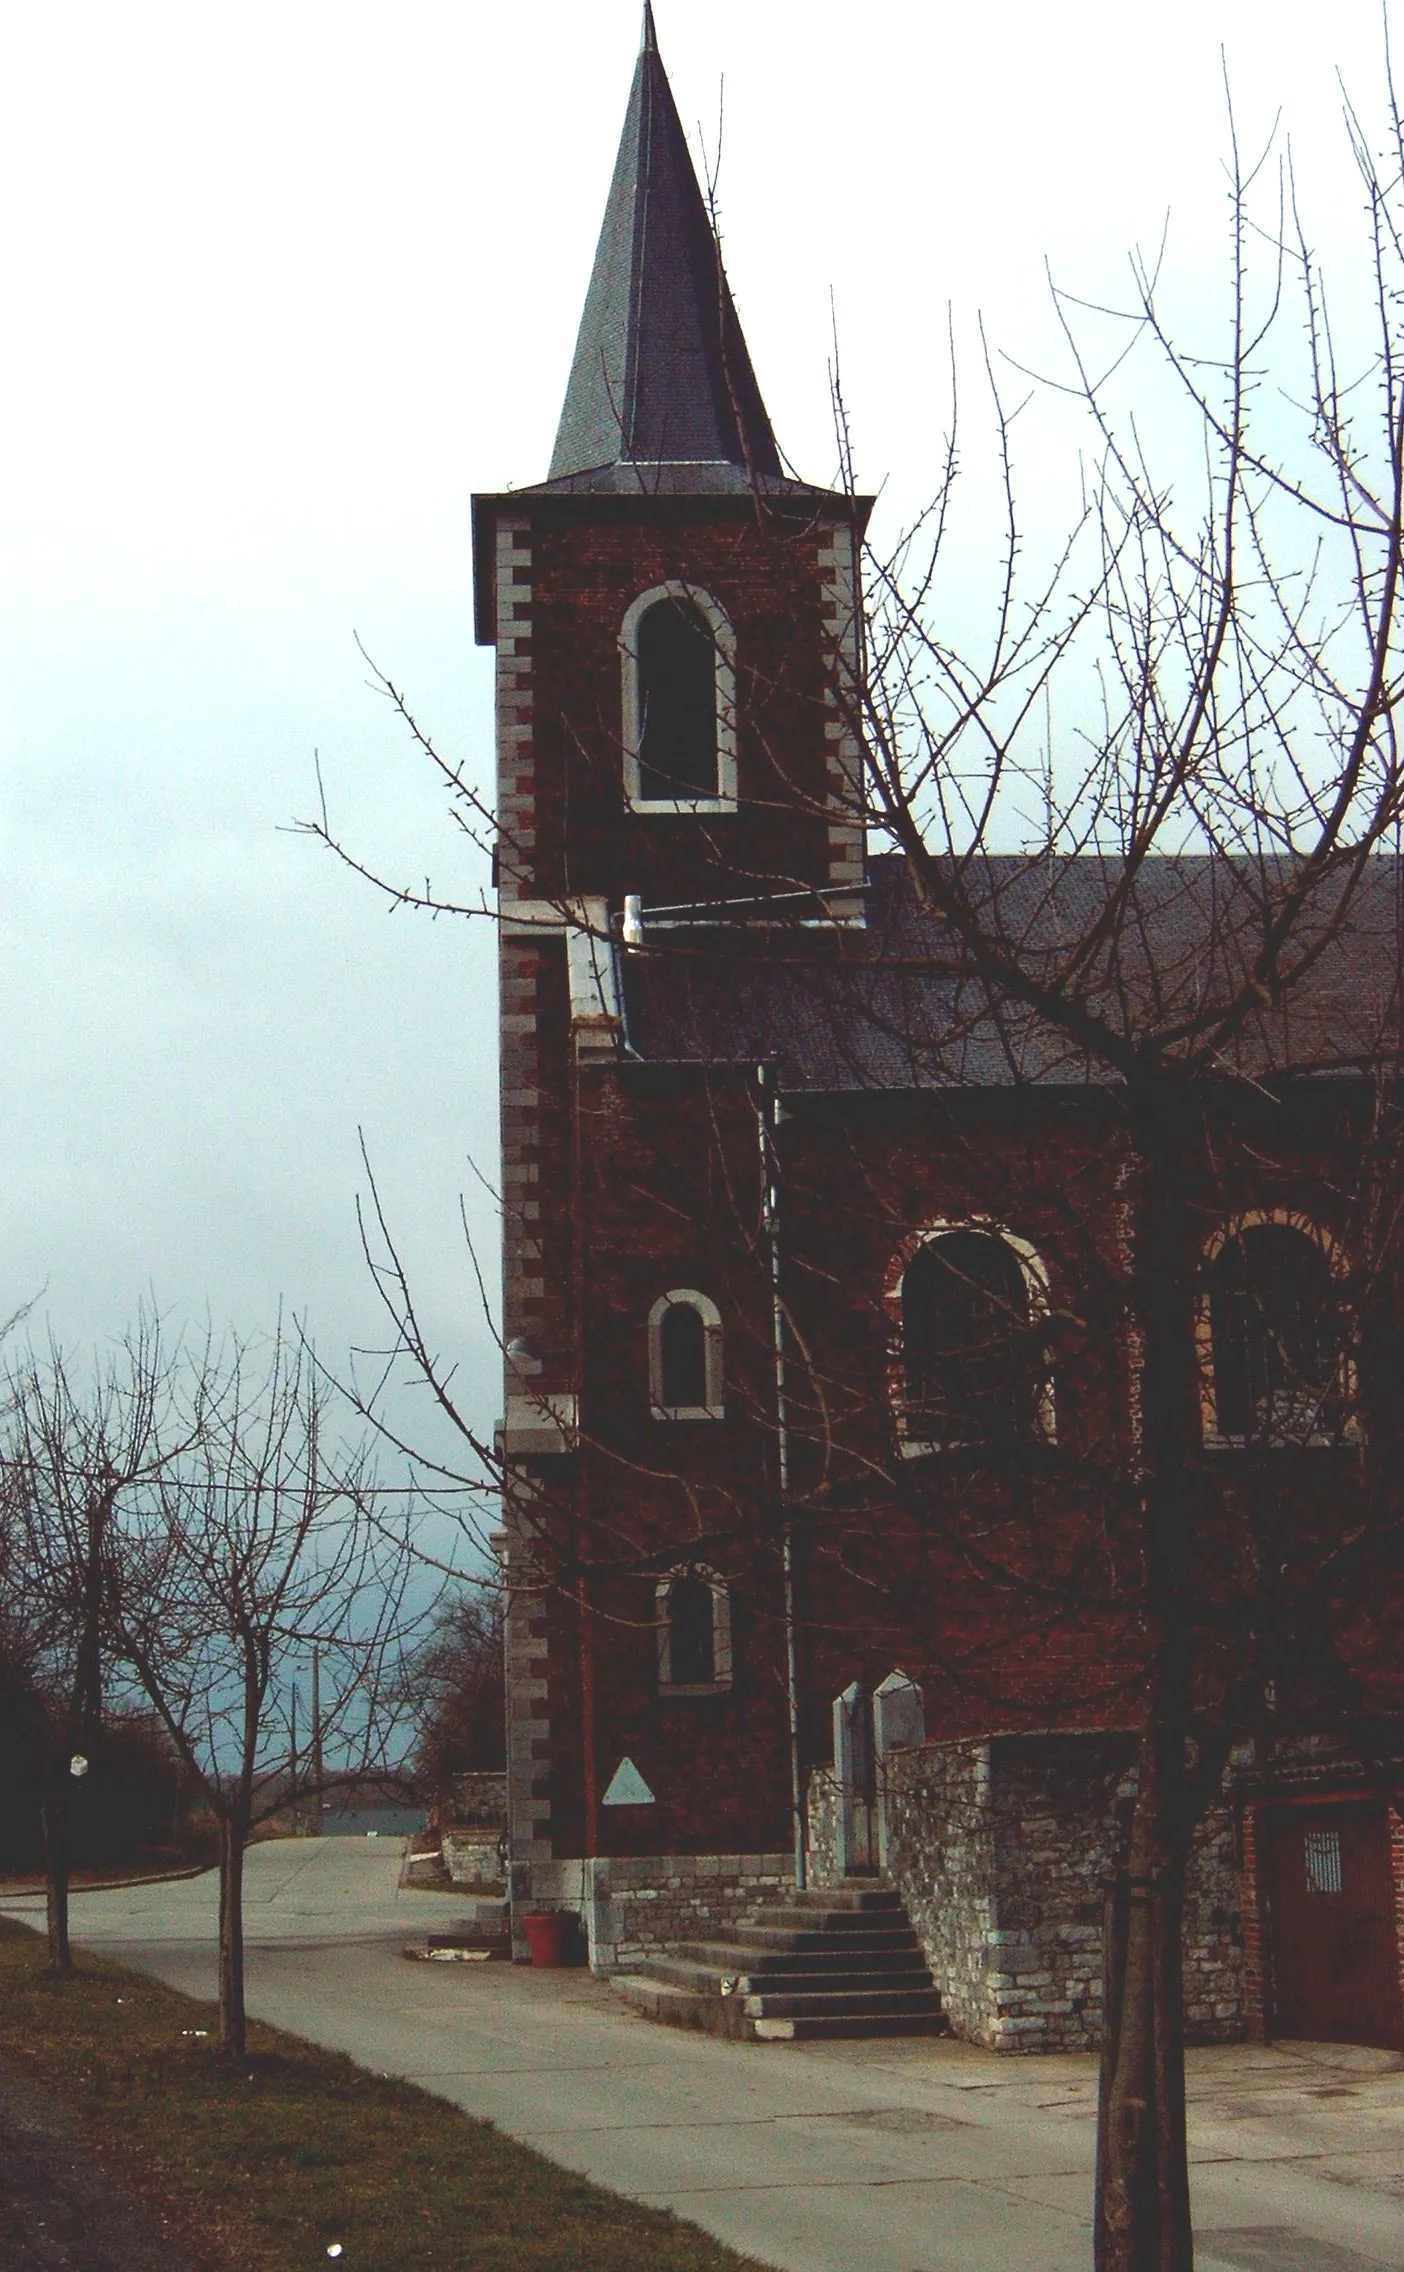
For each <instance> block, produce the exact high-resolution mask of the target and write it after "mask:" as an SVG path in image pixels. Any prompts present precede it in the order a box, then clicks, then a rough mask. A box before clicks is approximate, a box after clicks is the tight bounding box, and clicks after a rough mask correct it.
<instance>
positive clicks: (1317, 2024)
mask: <svg viewBox="0 0 1404 2272" xmlns="http://www.w3.org/2000/svg"><path fill="white" fill-rule="evenodd" d="M1271 1832H1272V1837H1271V1854H1272V1861H1271V1870H1270V1876H1269V1890H1270V1895H1271V1901H1272V1953H1273V2008H1274V2033H1276V2034H1277V2035H1282V2036H1298V2037H1301V2038H1303V2039H1305V2040H1306V2041H1308V2042H1315V2043H1373V2044H1378V2045H1381V2046H1382V2047H1384V2048H1385V2049H1390V2050H1393V2049H1396V2048H1398V2047H1400V2046H1401V2045H1404V2020H1401V2012H1400V1995H1399V1945H1398V1936H1397V1934H1396V1932H1395V1925H1394V1891H1393V1886H1392V1884H1391V1881H1390V1868H1389V1835H1388V1831H1387V1828H1386V1823H1385V1816H1384V1810H1383V1808H1373V1809H1372V1808H1369V1807H1351V1806H1338V1807H1280V1808H1278V1809H1277V1810H1276V1811H1275V1813H1274V1815H1273V1817H1272V1824H1271Z"/></svg>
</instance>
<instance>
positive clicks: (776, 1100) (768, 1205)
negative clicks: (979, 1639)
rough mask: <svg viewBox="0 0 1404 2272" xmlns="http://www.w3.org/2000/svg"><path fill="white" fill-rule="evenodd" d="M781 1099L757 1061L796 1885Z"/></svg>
mask: <svg viewBox="0 0 1404 2272" xmlns="http://www.w3.org/2000/svg"><path fill="white" fill-rule="evenodd" d="M782 1110H783V1107H782V1104H781V1099H780V1087H779V1080H778V1077H777V1072H776V1068H775V1066H774V1065H757V1067H756V1128H757V1134H758V1137H759V1143H760V1186H761V1219H762V1222H763V1224H764V1228H765V1237H766V1247H767V1252H768V1259H769V1267H770V1327H771V1358H772V1362H773V1365H774V1371H775V1444H776V1469H777V1479H778V1488H779V1499H780V1515H781V1534H780V1535H781V1568H782V1575H783V1582H784V1616H785V1686H786V1695H787V1702H788V1705H789V1721H790V1809H791V1815H792V1818H793V1823H794V1847H795V1890H796V1891H797V1892H799V1893H803V1891H804V1889H805V1886H806V1884H807V1883H808V1874H809V1873H808V1861H807V1854H806V1841H805V1815H804V1761H803V1758H802V1755H801V1748H800V1694H799V1634H798V1620H797V1617H796V1612H795V1535H794V1524H793V1522H792V1521H791V1519H790V1417H789V1398H788V1393H787V1386H786V1378H785V1307H784V1302H783V1300H782V1297H781V1285H780V1156H779V1149H778V1146H777V1144H776V1130H777V1128H778V1127H779V1124H780V1119H781V1114H782Z"/></svg>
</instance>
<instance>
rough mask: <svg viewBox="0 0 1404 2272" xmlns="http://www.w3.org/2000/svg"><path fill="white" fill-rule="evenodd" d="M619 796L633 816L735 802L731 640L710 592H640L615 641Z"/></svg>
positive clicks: (684, 588)
mask: <svg viewBox="0 0 1404 2272" xmlns="http://www.w3.org/2000/svg"><path fill="white" fill-rule="evenodd" d="M619 650H620V659H621V663H622V666H623V673H624V681H623V694H624V792H625V795H626V796H627V798H628V800H629V802H630V804H631V805H633V806H635V807H636V808H637V809H638V810H639V811H640V812H655V813H667V812H684V813H688V812H698V811H702V812H729V811H731V810H732V809H733V808H734V806H735V803H736V729H735V694H736V670H735V642H734V639H733V637H732V630H731V625H730V624H729V623H728V621H727V619H726V616H725V614H724V612H723V611H722V609H721V608H720V607H718V605H717V603H716V601H715V600H714V599H713V598H712V597H711V595H710V593H708V592H703V591H698V590H695V589H694V588H693V587H692V586H691V585H688V584H658V585H655V587H654V588H653V589H652V590H651V591H647V592H641V593H640V594H639V597H638V598H637V599H636V600H635V601H634V603H633V605H632V607H631V608H630V609H629V612H628V614H627V615H626V616H625V618H624V622H623V625H622V627H621V630H620V634H619Z"/></svg>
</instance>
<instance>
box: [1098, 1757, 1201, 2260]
mask: <svg viewBox="0 0 1404 2272" xmlns="http://www.w3.org/2000/svg"><path fill="white" fill-rule="evenodd" d="M1152 1740H1153V1739H1152V1738H1151V1736H1150V1735H1149V1733H1148V1736H1147V1740H1146V1743H1145V1744H1144V1745H1143V1747H1142V1781H1143V1783H1144V1782H1145V1781H1146V1780H1147V1777H1146V1765H1147V1762H1146V1756H1145V1755H1146V1751H1147V1750H1148V1749H1149V1748H1150V1744H1151V1742H1152ZM1158 1813H1159V1809H1158V1808H1157V1806H1156V1804H1155V1801H1154V1799H1153V1798H1151V1799H1150V1800H1149V1801H1148V1803H1147V1804H1145V1805H1144V1806H1142V1804H1141V1802H1140V1800H1139V1798H1138V1800H1137V1807H1136V1814H1135V1816H1134V1817H1133V1820H1132V1836H1131V1866H1130V1868H1129V1870H1125V1871H1123V1872H1122V1873H1121V1875H1120V1878H1119V1882H1118V1884H1117V1887H1116V1892H1115V1894H1114V1896H1113V1899H1112V1901H1111V1902H1110V1903H1109V1904H1108V1910H1109V1918H1108V1924H1109V1926H1110V1929H1111V1945H1110V1948H1109V1952H1108V1963H1107V1967H1106V1970H1107V1974H1108V1981H1107V1985H1108V1988H1109V1989H1110V1990H1111V1995H1110V1998H1109V2001H1108V2003H1107V2006H1106V2017H1105V2020H1104V2032H1103V2042H1102V2080H1101V2091H1100V2103H1099V2108H1098V2117H1099V2119H1098V2138H1097V2194H1098V2199H1097V2220H1096V2252H1095V2263H1096V2268H1097V2272H1191V2267H1192V2265H1193V2262H1194V2243H1193V2237H1192V2232H1191V2224H1190V2203H1189V2159H1188V2153H1187V2149H1186V2144H1185V2060H1184V2022H1183V2008H1184V2007H1183V1960H1182V1951H1181V1940H1180V1932H1181V1918H1182V1914H1183V1907H1184V1902H1183V1881H1184V1864H1183V1862H1182V1861H1179V1860H1178V1859H1174V1858H1172V1859H1170V1860H1168V1861H1167V1860H1165V1859H1163V1856H1164V1852H1165V1847H1164V1843H1163V1841H1162V1838H1161V1836H1160V1833H1159V1826H1158V1823H1157V1816H1158Z"/></svg>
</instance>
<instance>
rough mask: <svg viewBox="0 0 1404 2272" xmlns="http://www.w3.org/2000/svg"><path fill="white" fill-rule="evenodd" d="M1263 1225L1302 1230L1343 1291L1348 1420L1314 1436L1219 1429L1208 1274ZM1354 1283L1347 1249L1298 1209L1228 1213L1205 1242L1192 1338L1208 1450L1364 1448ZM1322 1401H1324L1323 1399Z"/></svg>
mask: <svg viewBox="0 0 1404 2272" xmlns="http://www.w3.org/2000/svg"><path fill="white" fill-rule="evenodd" d="M1265 1224H1285V1225H1286V1227H1287V1228H1288V1229H1289V1230H1293V1231H1300V1232H1301V1234H1302V1236H1303V1237H1304V1238H1307V1239H1310V1241H1311V1243H1312V1245H1313V1246H1316V1247H1319V1248H1320V1249H1321V1252H1322V1253H1323V1254H1324V1255H1325V1257H1326V1262H1327V1266H1328V1268H1329V1270H1330V1272H1331V1277H1332V1279H1333V1280H1334V1282H1335V1283H1336V1285H1338V1286H1339V1287H1341V1288H1342V1299H1341V1310H1342V1313H1343V1315H1344V1317H1345V1318H1346V1320H1347V1330H1346V1334H1345V1338H1344V1345H1343V1347H1342V1350H1341V1359H1340V1366H1339V1369H1338V1372H1337V1375H1336V1383H1335V1389H1334V1393H1335V1394H1336V1395H1338V1396H1339V1397H1340V1399H1341V1401H1342V1403H1343V1404H1344V1406H1345V1408H1346V1411H1347V1413H1348V1414H1349V1415H1350V1417H1349V1418H1348V1419H1347V1421H1346V1424H1345V1426H1344V1427H1343V1428H1322V1429H1319V1430H1313V1432H1312V1433H1311V1434H1310V1435H1307V1436H1296V1435H1288V1434H1286V1433H1283V1434H1281V1435H1276V1434H1267V1435H1263V1436H1253V1435H1248V1436H1245V1435H1225V1434H1224V1432H1223V1430H1222V1429H1221V1428H1220V1426H1219V1408H1218V1401H1217V1399H1216V1397H1215V1394H1214V1326H1213V1316H1212V1302H1211V1295H1212V1289H1211V1286H1210V1273H1211V1272H1212V1270H1213V1267H1214V1264H1215V1262H1216V1261H1217V1259H1218V1257H1219V1256H1220V1255H1221V1254H1222V1253H1223V1250H1224V1248H1225V1247H1226V1246H1227V1245H1228V1244H1229V1243H1230V1241H1231V1240H1233V1239H1237V1238H1239V1237H1240V1236H1241V1235H1242V1233H1243V1232H1244V1231H1252V1230H1257V1229H1258V1228H1259V1227H1261V1226H1263V1225H1265ZM1349 1282H1350V1260H1349V1257H1348V1256H1347V1254H1346V1252H1345V1249H1344V1248H1343V1247H1342V1246H1341V1245H1340V1244H1339V1242H1338V1241H1337V1240H1335V1239H1333V1238H1332V1236H1331V1234H1330V1232H1329V1231H1325V1230H1323V1229H1322V1227H1321V1225H1320V1224H1319V1223H1318V1222H1317V1221H1316V1220H1315V1219H1314V1217H1312V1216H1311V1215H1308V1214H1305V1213H1304V1212H1303V1210H1302V1209H1301V1208H1299V1207H1250V1208H1247V1209H1245V1210H1244V1212H1243V1213H1241V1214H1238V1215H1230V1216H1229V1217H1228V1218H1227V1219H1226V1220H1225V1221H1224V1222H1222V1223H1221V1224H1220V1225H1219V1227H1218V1229H1217V1230H1216V1231H1215V1232H1214V1234H1213V1236H1212V1237H1211V1238H1209V1239H1207V1240H1206V1241H1205V1244H1204V1247H1203V1249H1202V1252H1201V1256H1200V1279H1199V1293H1198V1297H1197V1299H1196V1302H1195V1318H1194V1337H1195V1347H1196V1352H1197V1355H1198V1359H1199V1412H1200V1421H1201V1426H1202V1435H1203V1443H1204V1448H1205V1450H1206V1451H1211V1452H1227V1451H1235V1452H1236V1451H1241V1450H1242V1449H1243V1447H1244V1446H1245V1445H1252V1444H1262V1445H1265V1446H1267V1447H1268V1448H1269V1449H1271V1448H1273V1447H1277V1448H1279V1449H1280V1448H1284V1447H1290V1448H1291V1449H1292V1450H1294V1451H1319V1450H1322V1449H1325V1448H1329V1447H1331V1446H1333V1445H1340V1444H1362V1443H1363V1442H1364V1441H1365V1431H1364V1429H1363V1428H1362V1427H1361V1425H1360V1421H1359V1419H1358V1418H1357V1413H1358V1410H1359V1395H1360V1383H1359V1376H1358V1373H1357V1370H1356V1364H1355V1353H1354V1349H1353V1346H1352V1333H1353V1327H1354V1322H1355V1321H1354V1318H1353V1315H1352V1313H1351V1308H1350V1304H1349V1302H1348V1301H1347V1299H1346V1298H1345V1291H1344V1290H1345V1289H1346V1288H1348V1286H1349ZM1323 1401H1324V1400H1323Z"/></svg>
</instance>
